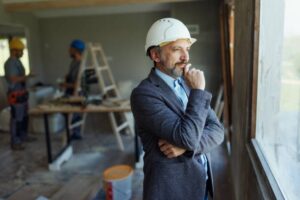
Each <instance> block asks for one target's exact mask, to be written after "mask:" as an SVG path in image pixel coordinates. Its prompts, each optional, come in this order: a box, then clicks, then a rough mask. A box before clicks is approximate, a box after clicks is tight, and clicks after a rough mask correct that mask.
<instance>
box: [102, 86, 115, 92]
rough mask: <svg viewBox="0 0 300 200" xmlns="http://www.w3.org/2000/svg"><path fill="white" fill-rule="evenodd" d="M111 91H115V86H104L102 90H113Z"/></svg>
mask: <svg viewBox="0 0 300 200" xmlns="http://www.w3.org/2000/svg"><path fill="white" fill-rule="evenodd" d="M113 89H116V86H115V85H110V86H106V87H105V88H104V90H105V91H109V90H113Z"/></svg>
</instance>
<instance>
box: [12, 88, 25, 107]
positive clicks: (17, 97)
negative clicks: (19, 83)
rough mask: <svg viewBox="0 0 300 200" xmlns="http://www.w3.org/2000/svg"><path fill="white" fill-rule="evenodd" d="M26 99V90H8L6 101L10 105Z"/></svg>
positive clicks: (23, 101)
mask: <svg viewBox="0 0 300 200" xmlns="http://www.w3.org/2000/svg"><path fill="white" fill-rule="evenodd" d="M27 100H28V91H27V90H17V91H13V92H8V103H9V104H10V105H14V104H18V103H25V102H27Z"/></svg>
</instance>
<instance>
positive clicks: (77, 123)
mask: <svg viewBox="0 0 300 200" xmlns="http://www.w3.org/2000/svg"><path fill="white" fill-rule="evenodd" d="M82 124H83V120H81V121H78V122H76V123H74V124H71V125H70V126H69V129H73V128H75V127H77V126H80V125H82Z"/></svg>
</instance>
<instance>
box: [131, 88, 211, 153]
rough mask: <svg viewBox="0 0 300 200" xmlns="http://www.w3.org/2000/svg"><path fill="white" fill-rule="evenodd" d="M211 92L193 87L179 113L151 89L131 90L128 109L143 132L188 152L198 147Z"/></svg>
mask: <svg viewBox="0 0 300 200" xmlns="http://www.w3.org/2000/svg"><path fill="white" fill-rule="evenodd" d="M210 100H211V94H210V93H208V92H206V91H203V90H198V89H197V90H196V89H193V90H191V92H190V95H189V101H188V105H187V109H186V112H185V114H184V115H183V116H180V115H179V114H177V113H176V112H174V110H173V109H172V105H170V102H167V101H166V100H165V99H164V98H163V97H162V96H160V95H157V94H155V92H153V91H151V90H147V89H145V90H134V91H133V93H132V95H131V108H132V112H133V115H134V118H135V123H136V125H137V126H138V127H139V128H140V129H142V130H144V131H145V132H147V133H150V134H154V135H155V136H156V137H158V138H161V139H165V140H167V141H168V142H170V143H172V144H174V145H176V146H178V147H181V148H185V149H187V150H190V151H196V150H198V149H199V144H200V138H202V135H203V130H204V126H205V124H206V118H207V114H208V112H209V104H210Z"/></svg>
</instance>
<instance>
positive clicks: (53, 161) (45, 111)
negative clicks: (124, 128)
mask: <svg viewBox="0 0 300 200" xmlns="http://www.w3.org/2000/svg"><path fill="white" fill-rule="evenodd" d="M130 111H131V108H130V105H129V101H122V102H117V103H116V102H103V103H102V104H100V105H92V104H90V105H86V106H82V105H70V104H66V103H62V102H60V103H46V104H40V105H38V106H36V107H34V108H31V109H30V110H29V114H30V115H43V117H44V125H45V134H46V147H47V157H48V164H49V169H50V170H54V171H55V170H60V166H61V164H62V163H63V162H64V161H67V160H68V159H69V158H70V157H71V156H72V154H73V149H72V146H71V136H70V129H69V123H68V118H69V114H72V113H100V112H105V113H114V112H130ZM53 113H62V114H63V115H64V119H65V126H66V138H67V143H66V145H65V146H64V147H63V148H62V149H61V150H60V152H59V153H58V154H57V155H56V156H54V157H53V156H52V148H51V139H50V134H49V122H48V115H49V114H53ZM116 137H117V140H118V142H121V143H122V141H121V137H120V135H116ZM122 145H123V143H122Z"/></svg>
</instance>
